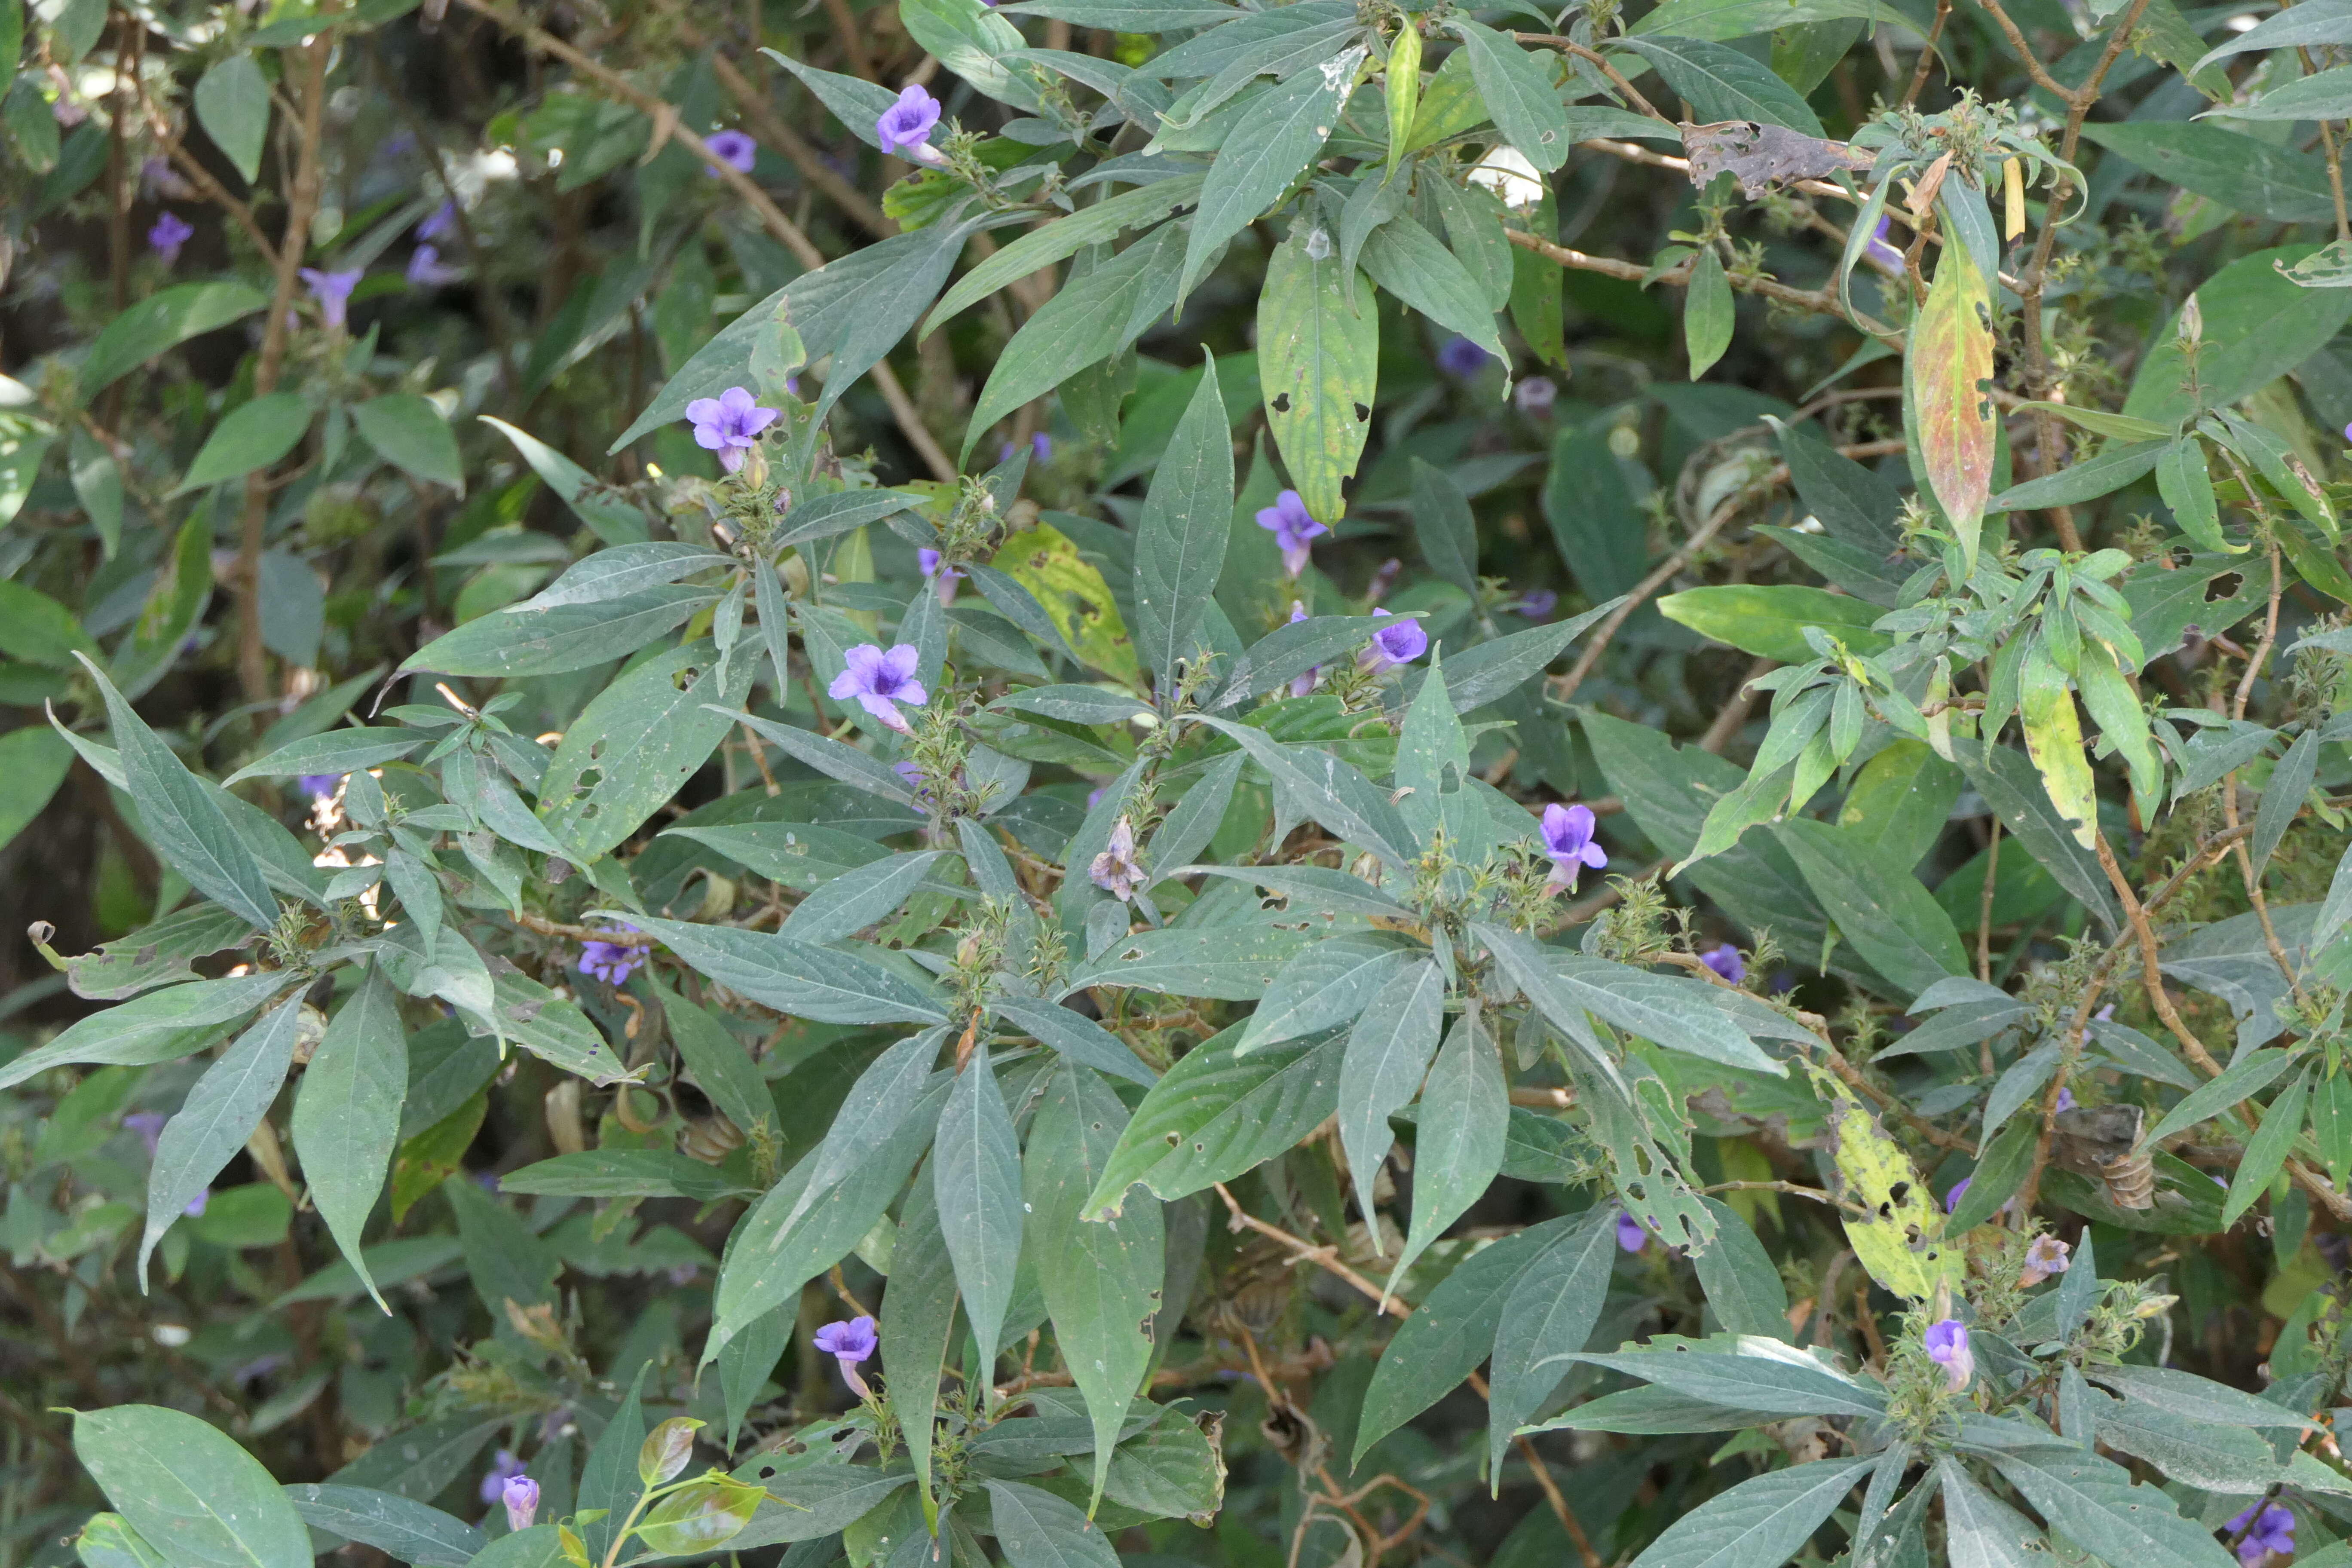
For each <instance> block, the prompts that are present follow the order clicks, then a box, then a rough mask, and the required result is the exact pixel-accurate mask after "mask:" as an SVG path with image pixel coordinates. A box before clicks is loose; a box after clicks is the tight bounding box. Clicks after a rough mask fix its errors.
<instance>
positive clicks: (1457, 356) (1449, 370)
mask: <svg viewBox="0 0 2352 1568" xmlns="http://www.w3.org/2000/svg"><path fill="white" fill-rule="evenodd" d="M1494 357H1495V356H1494V355H1492V354H1490V353H1487V352H1486V350H1485V349H1482V348H1480V347H1479V346H1478V345H1477V344H1476V343H1474V342H1471V341H1470V340H1469V339H1468V338H1465V337H1460V336H1456V337H1453V338H1449V339H1447V340H1446V343H1445V346H1444V348H1442V349H1440V350H1438V351H1437V368H1438V369H1440V370H1442V371H1444V373H1445V374H1448V375H1451V376H1456V377H1459V378H1460V379H1462V380H1465V381H1466V380H1468V379H1469V378H1470V377H1472V376H1474V375H1475V374H1478V373H1479V372H1480V371H1482V370H1484V369H1486V362H1487V361H1488V360H1490V359H1493V358H1494Z"/></svg>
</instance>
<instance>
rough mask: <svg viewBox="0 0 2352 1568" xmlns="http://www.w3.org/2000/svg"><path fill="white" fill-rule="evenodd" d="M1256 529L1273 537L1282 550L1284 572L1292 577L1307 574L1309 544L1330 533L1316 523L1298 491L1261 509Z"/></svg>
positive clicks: (1290, 491) (1288, 492) (1292, 491)
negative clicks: (1260, 529)
mask: <svg viewBox="0 0 2352 1568" xmlns="http://www.w3.org/2000/svg"><path fill="white" fill-rule="evenodd" d="M1257 525H1258V526H1259V527H1260V528H1263V529H1265V531H1267V532H1269V533H1271V534H1273V535H1274V542H1275V543H1276V544H1278V545H1280V546H1281V547H1282V570H1283V572H1284V573H1285V574H1286V575H1288V576H1292V577H1296V576H1297V575H1298V574H1300V573H1301V572H1304V571H1306V570H1307V555H1308V546H1309V544H1310V542H1312V541H1313V540H1315V539H1317V538H1318V537H1319V536H1320V535H1322V534H1325V533H1328V532H1329V531H1330V530H1328V529H1327V528H1325V527H1324V526H1323V525H1322V524H1321V523H1319V522H1318V521H1315V519H1314V517H1313V516H1312V515H1311V514H1310V513H1309V512H1308V511H1307V503H1306V501H1304V500H1301V499H1299V494H1298V492H1297V490H1285V491H1283V492H1282V493H1281V494H1280V495H1278V496H1276V497H1275V498H1274V504H1273V505H1272V506H1266V507H1260V508H1259V509H1258V512H1257Z"/></svg>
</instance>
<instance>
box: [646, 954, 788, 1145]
mask: <svg viewBox="0 0 2352 1568" xmlns="http://www.w3.org/2000/svg"><path fill="white" fill-rule="evenodd" d="M662 1016H663V1017H664V1018H666V1019H667V1021H668V1024H669V1036H670V1039H671V1041H672V1042H673V1043H674V1044H676V1045H677V1055H678V1059H679V1060H680V1061H681V1062H683V1063H684V1064H685V1066H686V1070H687V1072H688V1074H689V1075H690V1076H691V1077H692V1078H693V1079H694V1082H695V1084H696V1086H697V1087H698V1088H699V1089H701V1090H702V1092H703V1093H704V1094H706V1095H708V1096H709V1099H710V1102H711V1103H712V1104H713V1105H716V1106H717V1107H718V1108H719V1110H721V1111H723V1112H725V1113H726V1116H727V1120H729V1121H732V1122H733V1123H735V1125H736V1126H738V1127H740V1128H741V1129H742V1130H743V1131H745V1132H747V1133H751V1134H754V1135H756V1134H757V1132H758V1131H759V1128H760V1125H761V1123H762V1122H766V1123H767V1124H768V1125H769V1127H770V1129H771V1130H773V1129H774V1128H775V1126H776V1101H775V1097H774V1096H773V1095H772V1094H771V1093H770V1092H769V1090H768V1081H767V1079H764V1078H762V1077H761V1076H760V1068H759V1066H758V1064H757V1063H755V1062H753V1061H752V1059H751V1054H750V1053H749V1052H747V1051H746V1050H745V1049H744V1048H743V1045H742V1042H740V1040H738V1039H736V1037H734V1036H733V1035H731V1034H730V1033H729V1032H728V1031H727V1028H726V1026H724V1025H722V1024H721V1023H719V1020H718V1019H717V1018H715V1017H713V1016H711V1015H710V1014H709V1011H708V1010H707V1009H704V1008H701V1007H698V1006H696V1005H694V1004H693V1003H691V1002H688V1001H687V1000H686V999H685V998H683V997H681V996H678V995H677V994H675V993H672V992H670V991H668V990H667V989H665V990H664V991H663V992H662Z"/></svg>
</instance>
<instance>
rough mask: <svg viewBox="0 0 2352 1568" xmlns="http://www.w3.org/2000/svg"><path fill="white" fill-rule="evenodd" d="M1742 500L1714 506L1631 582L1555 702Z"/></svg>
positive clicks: (1570, 691)
mask: <svg viewBox="0 0 2352 1568" xmlns="http://www.w3.org/2000/svg"><path fill="white" fill-rule="evenodd" d="M1744 499H1745V498H1743V497H1740V496H1734V497H1732V498H1731V499H1730V500H1727V501H1725V502H1724V503H1723V504H1722V505H1721V506H1718V507H1717V508H1716V509H1715V514H1714V515H1713V516H1712V517H1709V518H1708V519H1707V520H1706V521H1705V522H1704V523H1701V524H1700V525H1699V527H1698V531H1696V532H1695V533H1693V534H1692V535H1691V536H1690V538H1689V539H1687V540H1685V542H1684V543H1683V546H1682V548H1681V549H1679V550H1677V551H1675V552H1674V553H1673V554H1672V555H1669V556H1667V557H1666V558H1665V560H1664V561H1663V562H1661V563H1659V564H1658V567H1657V570H1655V571H1654V572H1652V573H1651V574H1649V575H1648V576H1646V577H1644V578H1643V579H1642V580H1641V581H1640V582H1639V583H1637V584H1634V585H1633V592H1632V593H1630V594H1628V595H1625V602H1624V603H1623V604H1622V605H1618V606H1617V608H1616V609H1614V610H1612V611H1611V612H1610V615H1609V618H1608V619H1607V620H1604V621H1602V622H1601V625H1600V626H1599V628H1598V629H1597V630H1595V631H1594V632H1593V634H1592V635H1591V637H1587V638H1586V639H1585V642H1584V651H1583V652H1582V653H1581V654H1580V655H1578V656H1577V660H1576V663H1575V664H1574V665H1572V666H1570V668H1569V672H1568V673H1567V674H1566V675H1563V676H1561V677H1560V678H1559V685H1558V687H1557V688H1555V689H1553V690H1552V692H1551V693H1550V696H1551V697H1552V699H1553V700H1555V701H1559V702H1566V701H1568V700H1570V699H1571V698H1573V697H1574V696H1575V695H1576V689H1577V688H1578V687H1580V686H1582V685H1583V684H1584V678H1585V677H1586V676H1588V675H1590V674H1591V673H1592V667H1593V666H1594V665H1596V664H1599V663H1600V662H1601V655H1602V654H1603V653H1605V652H1606V651H1608V647H1609V640H1610V639H1611V638H1612V637H1615V636H1616V635H1617V631H1618V628H1619V627H1621V626H1623V625H1624V624H1625V622H1626V619H1627V618H1628V617H1629V616H1632V615H1633V612H1634V611H1635V610H1638V609H1640V608H1641V607H1642V605H1643V604H1644V603H1645V602H1647V600H1648V599H1649V597H1650V595H1653V594H1654V593H1656V592H1657V591H1658V590H1659V589H1661V588H1663V587H1664V586H1665V585H1666V584H1668V583H1671V582H1673V581H1674V579H1675V574H1676V573H1678V572H1680V571H1681V570H1682V569H1683V568H1684V567H1685V566H1687V565H1689V564H1690V563H1691V560H1692V558H1693V557H1695V556H1696V555H1697V554H1698V552H1700V551H1701V550H1704V549H1705V548H1706V543H1707V542H1708V541H1709V540H1711V539H1713V538H1714V537H1715V536H1716V535H1717V534H1718V533H1720V532H1722V531H1723V528H1724V525H1725V524H1727V523H1728V522H1729V521H1731V520H1732V518H1733V517H1734V516H1735V515H1737V514H1738V510H1739V508H1740V504H1741V502H1742V500H1744Z"/></svg>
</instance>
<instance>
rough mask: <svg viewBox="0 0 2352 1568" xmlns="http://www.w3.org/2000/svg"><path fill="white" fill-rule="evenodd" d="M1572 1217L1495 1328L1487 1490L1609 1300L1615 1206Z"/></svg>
mask: <svg viewBox="0 0 2352 1568" xmlns="http://www.w3.org/2000/svg"><path fill="white" fill-rule="evenodd" d="M1415 1190H1416V1192H1417V1191H1418V1188H1416V1189H1415ZM1579 1217H1580V1219H1581V1221H1582V1223H1581V1224H1580V1225H1578V1226H1576V1227H1575V1228H1574V1229H1572V1230H1567V1231H1563V1232H1561V1233H1560V1234H1559V1237H1556V1238H1555V1239H1554V1240H1553V1241H1552V1243H1551V1245H1549V1247H1545V1248H1544V1249H1543V1250H1542V1251H1541V1252H1540V1253H1538V1254H1537V1256H1536V1257H1535V1258H1534V1260H1533V1261H1532V1262H1530V1263H1529V1264H1528V1267H1527V1268H1526V1270H1525V1271H1524V1272H1522V1273H1521V1274H1520V1275H1519V1276H1518V1277H1517V1282H1516V1283H1514V1284H1513V1285H1512V1287H1511V1292H1510V1294H1509V1296H1507V1298H1505V1300H1504V1302H1503V1310H1502V1312H1501V1315H1500V1316H1499V1317H1498V1318H1497V1320H1496V1332H1495V1355H1494V1364H1493V1365H1492V1366H1491V1367H1490V1368H1488V1373H1489V1377H1488V1382H1489V1384H1490V1387H1489V1390H1488V1393H1487V1396H1486V1471H1487V1474H1488V1475H1489V1476H1490V1477H1492V1478H1493V1480H1492V1482H1491V1483H1490V1484H1491V1486H1492V1488H1494V1489H1499V1488H1500V1486H1501V1483H1502V1470H1503V1452H1504V1450H1505V1449H1506V1448H1507V1447H1510V1442H1511V1437H1512V1435H1513V1434H1514V1433H1516V1432H1517V1431H1518V1429H1519V1428H1520V1427H1521V1426H1525V1425H1526V1424H1527V1421H1528V1417H1529V1416H1531V1415H1534V1414H1535V1413H1536V1410H1537V1409H1538V1407H1539V1406H1540V1405H1542V1404H1543V1403H1544V1401H1545V1400H1547V1399H1549V1397H1550V1396H1551V1393H1552V1390H1553V1389H1555V1388H1557V1387H1559V1380H1560V1378H1561V1376H1562V1375H1563V1374H1564V1373H1566V1371H1567V1370H1568V1369H1567V1366H1566V1363H1562V1362H1561V1361H1560V1360H1559V1357H1561V1356H1564V1355H1572V1354H1574V1353H1575V1352H1578V1351H1580V1350H1582V1349H1583V1348H1584V1342H1585V1341H1586V1340H1588V1339H1590V1338H1591V1336H1592V1329H1593V1325H1594V1324H1595V1323H1597V1322H1599V1321H1601V1306H1602V1304H1603V1303H1604V1302H1606V1301H1607V1300H1608V1299H1609V1279H1610V1275H1611V1273H1612V1268H1613V1266H1614V1264H1615V1261H1616V1257H1617V1250H1618V1248H1617V1210H1616V1206H1615V1205H1612V1204H1609V1203H1601V1204H1596V1205H1593V1206H1592V1207H1591V1209H1588V1210H1587V1211H1585V1213H1584V1214H1583V1215H1580V1216H1579ZM1709 1250H1710V1251H1712V1250H1714V1249H1713V1248H1710V1249H1709ZM1538 1368H1540V1369H1541V1370H1538Z"/></svg>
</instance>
